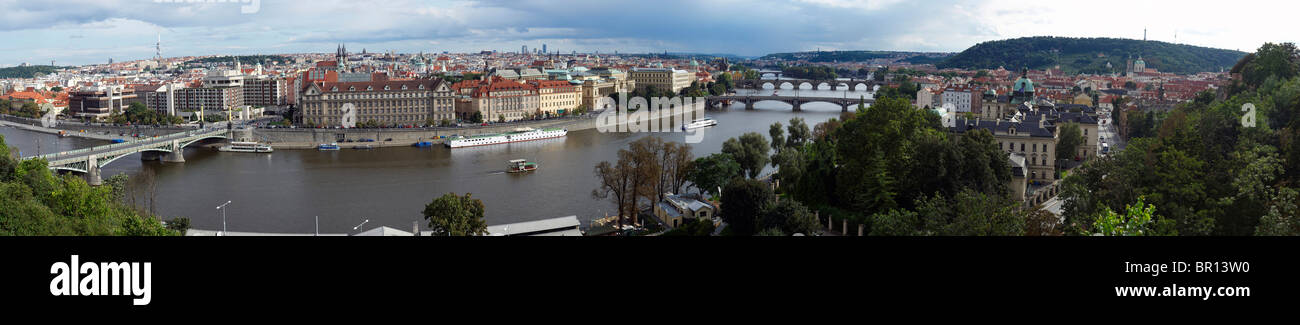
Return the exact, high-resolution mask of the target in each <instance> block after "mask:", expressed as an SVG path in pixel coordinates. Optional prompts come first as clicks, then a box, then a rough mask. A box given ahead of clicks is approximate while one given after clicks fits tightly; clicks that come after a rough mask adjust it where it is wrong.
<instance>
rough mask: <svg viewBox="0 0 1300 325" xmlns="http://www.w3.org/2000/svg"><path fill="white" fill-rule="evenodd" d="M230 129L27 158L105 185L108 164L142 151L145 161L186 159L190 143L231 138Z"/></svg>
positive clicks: (175, 134)
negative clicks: (102, 172)
mask: <svg viewBox="0 0 1300 325" xmlns="http://www.w3.org/2000/svg"><path fill="white" fill-rule="evenodd" d="M227 132H228V131H227V130H226V128H208V129H203V130H194V131H187V132H178V133H172V134H168V135H164V136H160V137H155V138H147V139H141V140H136V141H128V142H123V143H113V144H107V145H102V146H96V147H91V148H85V149H78V150H72V151H65V152H58V153H52V154H45V155H40V156H32V157H23V159H24V160H26V159H36V158H41V159H45V161H47V162H49V168H50V169H51V170H54V171H70V172H76V173H81V174H82V175H83V176H84V177H85V178H86V183H89V184H90V185H101V184H103V180H102V179H100V177H99V170H100V168H103V167H104V166H105V165H108V164H109V163H112V162H114V161H117V160H118V159H120V158H122V157H125V156H127V155H130V154H134V153H140V154H141V156H140V158H141V159H143V160H154V159H162V161H164V162H172V163H182V162H185V155H184V154H183V153H184V151H183V149H184V148H185V147H186V146H189V145H191V144H194V143H196V142H199V141H202V140H206V139H226V138H228V135H227Z"/></svg>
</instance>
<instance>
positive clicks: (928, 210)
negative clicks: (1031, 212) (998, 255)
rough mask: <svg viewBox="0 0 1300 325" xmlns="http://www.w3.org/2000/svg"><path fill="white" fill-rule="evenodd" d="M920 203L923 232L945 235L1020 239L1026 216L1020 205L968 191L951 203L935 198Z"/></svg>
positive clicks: (1001, 197) (919, 211) (999, 197)
mask: <svg viewBox="0 0 1300 325" xmlns="http://www.w3.org/2000/svg"><path fill="white" fill-rule="evenodd" d="M920 201H921V202H918V203H917V214H918V215H919V216H920V219H921V222H922V225H923V226H922V227H923V233H925V234H930V235H942V236H1020V235H1023V234H1024V229H1025V215H1024V212H1025V211H1022V210H1021V209H1020V208H1019V206H1020V203H1019V202H1015V201H1012V200H1010V199H1008V198H1007V197H1004V196H991V195H988V194H984V193H979V192H976V191H973V190H971V189H964V190H962V191H961V192H960V193H957V196H956V197H954V198H952V199H951V200H948V199H945V198H944V197H943V196H942V195H935V196H932V197H929V198H925V199H922V200H920Z"/></svg>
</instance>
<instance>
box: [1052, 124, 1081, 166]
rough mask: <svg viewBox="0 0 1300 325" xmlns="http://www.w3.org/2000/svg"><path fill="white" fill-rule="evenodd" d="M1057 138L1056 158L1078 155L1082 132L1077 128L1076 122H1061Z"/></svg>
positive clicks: (1071, 157)
mask: <svg viewBox="0 0 1300 325" xmlns="http://www.w3.org/2000/svg"><path fill="white" fill-rule="evenodd" d="M1057 139H1058V140H1057V144H1056V159H1058V160H1060V159H1074V157H1075V156H1078V152H1079V146H1080V145H1083V133H1082V132H1081V131H1080V130H1079V124H1078V123H1065V124H1062V125H1061V130H1060V135H1059V136H1058V138H1057Z"/></svg>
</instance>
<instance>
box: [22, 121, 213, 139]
mask: <svg viewBox="0 0 1300 325" xmlns="http://www.w3.org/2000/svg"><path fill="white" fill-rule="evenodd" d="M0 125H5V126H12V127H15V128H19V129H23V130H27V131H33V132H40V133H47V134H54V135H60V133H59V132H63V134H62V135H66V136H70V137H78V138H86V139H95V140H106V141H111V140H114V139H122V140H131V139H134V138H136V137H132V136H131V135H133V134H138V135H140V138H148V137H155V136H165V135H168V134H172V133H176V132H185V131H193V130H195V129H196V128H195V127H184V126H160V127H153V126H143V127H142V126H119V125H104V124H97V123H92V124H86V123H75V122H70V121H58V125H56V126H55V127H52V128H51V127H45V126H43V125H42V124H41V121H40V120H37V119H31V118H25V117H17V116H12V115H0Z"/></svg>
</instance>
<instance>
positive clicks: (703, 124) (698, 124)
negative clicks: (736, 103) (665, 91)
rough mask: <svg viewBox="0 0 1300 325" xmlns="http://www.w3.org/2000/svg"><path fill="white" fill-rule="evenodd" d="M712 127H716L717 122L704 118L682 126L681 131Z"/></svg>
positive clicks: (710, 118)
mask: <svg viewBox="0 0 1300 325" xmlns="http://www.w3.org/2000/svg"><path fill="white" fill-rule="evenodd" d="M714 125H718V121H716V120H714V119H713V118H712V117H708V116H705V117H704V118H702V119H697V120H694V121H691V123H687V124H686V125H682V131H686V130H691V129H698V128H707V127H710V126H714Z"/></svg>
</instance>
